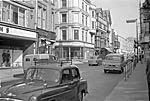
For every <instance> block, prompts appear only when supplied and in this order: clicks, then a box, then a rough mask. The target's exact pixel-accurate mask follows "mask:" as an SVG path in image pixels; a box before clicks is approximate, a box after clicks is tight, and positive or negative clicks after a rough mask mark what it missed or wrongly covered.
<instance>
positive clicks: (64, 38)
mask: <svg viewBox="0 0 150 101" xmlns="http://www.w3.org/2000/svg"><path fill="white" fill-rule="evenodd" d="M66 39H67V31H66V30H62V40H66Z"/></svg>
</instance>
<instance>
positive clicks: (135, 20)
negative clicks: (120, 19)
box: [126, 19, 139, 57]
mask: <svg viewBox="0 0 150 101" xmlns="http://www.w3.org/2000/svg"><path fill="white" fill-rule="evenodd" d="M126 23H135V24H136V40H137V47H136V49H137V57H138V55H139V53H138V24H137V19H132V20H126Z"/></svg>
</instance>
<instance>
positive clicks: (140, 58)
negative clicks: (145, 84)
mask: <svg viewBox="0 0 150 101" xmlns="http://www.w3.org/2000/svg"><path fill="white" fill-rule="evenodd" d="M139 60H140V62H141V64H142V63H143V61H142V53H140V57H139Z"/></svg>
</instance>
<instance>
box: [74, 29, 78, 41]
mask: <svg viewBox="0 0 150 101" xmlns="http://www.w3.org/2000/svg"><path fill="white" fill-rule="evenodd" d="M74 39H75V40H79V30H74Z"/></svg>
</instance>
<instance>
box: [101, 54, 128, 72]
mask: <svg viewBox="0 0 150 101" xmlns="http://www.w3.org/2000/svg"><path fill="white" fill-rule="evenodd" d="M124 67H125V59H124V55H123V54H119V53H112V54H108V55H106V57H105V59H104V61H103V68H104V73H107V72H109V71H119V73H122V72H123V71H124Z"/></svg>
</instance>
